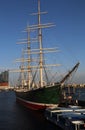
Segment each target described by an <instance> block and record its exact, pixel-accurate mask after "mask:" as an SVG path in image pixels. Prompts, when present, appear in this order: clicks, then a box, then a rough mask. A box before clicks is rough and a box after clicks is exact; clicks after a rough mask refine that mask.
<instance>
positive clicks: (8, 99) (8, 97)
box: [0, 91, 61, 130]
mask: <svg viewBox="0 0 85 130" xmlns="http://www.w3.org/2000/svg"><path fill="white" fill-rule="evenodd" d="M48 129H49V130H61V129H60V128H59V127H57V126H56V125H54V124H52V123H51V122H49V121H47V120H46V119H45V117H44V114H43V113H41V112H37V111H33V110H28V109H26V108H24V107H23V106H21V105H20V104H18V103H17V102H16V96H15V93H14V92H13V91H1V92H0V130H48Z"/></svg>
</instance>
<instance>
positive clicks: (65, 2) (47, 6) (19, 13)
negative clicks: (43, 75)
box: [0, 0, 85, 83]
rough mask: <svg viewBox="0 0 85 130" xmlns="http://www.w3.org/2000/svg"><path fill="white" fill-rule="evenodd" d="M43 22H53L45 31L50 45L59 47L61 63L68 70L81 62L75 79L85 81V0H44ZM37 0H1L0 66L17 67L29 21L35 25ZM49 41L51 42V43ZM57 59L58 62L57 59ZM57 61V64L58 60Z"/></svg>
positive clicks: (48, 45)
mask: <svg viewBox="0 0 85 130" xmlns="http://www.w3.org/2000/svg"><path fill="white" fill-rule="evenodd" d="M41 11H47V12H48V14H46V15H44V16H42V23H50V22H52V23H54V24H55V25H56V26H55V27H54V28H52V29H51V31H49V29H48V30H46V31H45V37H44V40H46V44H45V45H46V46H47V47H51V46H52V47H56V46H57V47H59V50H60V52H59V53H58V55H57V56H55V57H56V58H57V59H58V56H59V59H58V60H59V62H60V63H61V64H62V65H63V66H64V67H65V68H66V70H67V71H69V70H70V69H71V68H72V67H73V66H74V65H75V64H76V63H77V62H78V61H79V62H80V66H79V68H78V70H77V72H76V73H77V75H76V78H75V81H74V82H78V83H85V58H84V56H85V0H41ZM35 12H37V0H0V69H1V70H2V69H12V68H14V67H16V65H15V63H14V61H15V59H16V58H19V57H20V54H21V45H17V41H18V40H19V39H21V38H22V37H23V36H22V35H23V30H24V29H25V28H26V26H27V24H28V23H29V24H35V23H36V20H35V19H36V17H35V16H32V15H30V14H32V13H35ZM48 41H49V43H48ZM57 62H58V61H57ZM59 62H58V63H59Z"/></svg>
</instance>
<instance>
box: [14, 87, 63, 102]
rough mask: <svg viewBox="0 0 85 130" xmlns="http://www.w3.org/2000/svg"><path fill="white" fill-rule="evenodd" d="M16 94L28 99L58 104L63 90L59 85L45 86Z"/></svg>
mask: <svg viewBox="0 0 85 130" xmlns="http://www.w3.org/2000/svg"><path fill="white" fill-rule="evenodd" d="M16 95H17V97H20V98H22V99H25V100H27V101H31V102H35V103H44V104H58V103H60V100H61V90H60V87H59V86H52V87H47V88H46V87H44V88H39V89H36V90H30V91H26V92H16Z"/></svg>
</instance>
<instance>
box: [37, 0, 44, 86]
mask: <svg viewBox="0 0 85 130" xmlns="http://www.w3.org/2000/svg"><path fill="white" fill-rule="evenodd" d="M40 14H41V12H40V0H38V41H39V48H40V87H42V86H43V52H42V29H41V17H40Z"/></svg>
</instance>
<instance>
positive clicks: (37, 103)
mask: <svg viewBox="0 0 85 130" xmlns="http://www.w3.org/2000/svg"><path fill="white" fill-rule="evenodd" d="M42 14H46V12H41V9H40V0H38V12H37V13H33V14H32V15H36V16H37V17H38V23H37V24H34V25H27V27H26V29H25V30H24V31H25V32H26V33H27V39H23V41H21V42H19V43H21V44H25V48H24V49H23V50H22V57H21V59H16V62H20V67H19V70H17V71H18V72H20V79H19V84H18V85H17V88H16V89H15V93H16V101H17V102H19V103H21V104H22V105H23V106H25V107H27V108H30V109H33V110H40V109H45V108H47V107H50V106H55V105H59V104H60V103H61V102H62V99H63V94H62V84H63V83H64V82H65V80H66V79H68V78H69V77H70V75H71V74H72V72H73V71H75V70H76V69H77V68H78V66H79V62H78V63H77V64H76V65H75V66H74V67H73V68H72V69H71V71H69V73H67V74H66V75H65V76H64V78H63V79H62V80H60V81H59V82H57V81H55V82H54V81H52V78H53V76H51V75H50V74H49V73H48V72H49V71H50V70H51V69H52V68H53V67H57V66H60V64H52V58H50V59H49V61H51V64H47V62H46V61H47V58H46V54H47V53H49V57H50V54H51V55H52V53H55V52H56V51H58V50H57V48H44V47H43V46H44V45H43V37H42V36H43V35H42V30H43V29H44V28H50V27H53V26H54V24H52V23H46V24H42V23H41V15H42ZM34 33H35V34H34ZM54 56H55V55H54ZM54 71H55V69H54ZM54 77H55V75H54Z"/></svg>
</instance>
